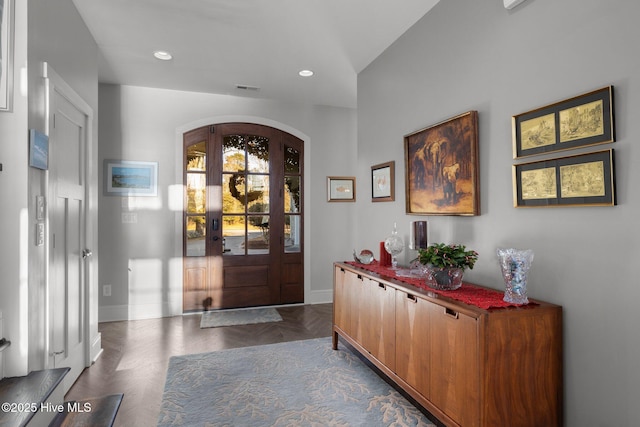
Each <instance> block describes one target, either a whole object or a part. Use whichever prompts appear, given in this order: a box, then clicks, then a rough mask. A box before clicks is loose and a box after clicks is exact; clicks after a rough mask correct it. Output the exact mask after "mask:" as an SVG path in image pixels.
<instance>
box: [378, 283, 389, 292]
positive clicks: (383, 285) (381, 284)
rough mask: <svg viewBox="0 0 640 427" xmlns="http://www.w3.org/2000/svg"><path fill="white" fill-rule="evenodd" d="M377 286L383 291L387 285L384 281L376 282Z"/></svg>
mask: <svg viewBox="0 0 640 427" xmlns="http://www.w3.org/2000/svg"><path fill="white" fill-rule="evenodd" d="M378 287H379V288H381V289H384V290H385V291H386V290H387V285H385V284H384V283H378Z"/></svg>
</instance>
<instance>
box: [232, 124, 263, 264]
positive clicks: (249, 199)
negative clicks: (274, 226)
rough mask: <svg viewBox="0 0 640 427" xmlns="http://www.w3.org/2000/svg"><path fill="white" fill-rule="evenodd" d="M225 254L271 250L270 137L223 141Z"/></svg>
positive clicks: (245, 253) (235, 137) (248, 253)
mask: <svg viewBox="0 0 640 427" xmlns="http://www.w3.org/2000/svg"><path fill="white" fill-rule="evenodd" d="M222 159H223V164H222V214H223V218H224V220H223V224H224V227H225V228H223V238H224V251H223V253H224V254H225V255H258V254H268V253H269V222H270V221H269V209H270V194H269V138H266V137H263V136H255V135H227V136H225V137H224V138H223V142H222Z"/></svg>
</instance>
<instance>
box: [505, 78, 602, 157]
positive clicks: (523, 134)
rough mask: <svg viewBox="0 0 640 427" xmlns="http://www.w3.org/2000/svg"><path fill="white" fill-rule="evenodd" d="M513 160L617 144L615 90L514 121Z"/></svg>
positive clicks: (571, 101) (565, 102)
mask: <svg viewBox="0 0 640 427" xmlns="http://www.w3.org/2000/svg"><path fill="white" fill-rule="evenodd" d="M511 122H512V134H513V158H514V159H518V158H521V157H526V156H532V155H535V154H543V153H548V152H554V151H561V150H569V149H572V148H577V147H583V146H588V145H595V144H606V143H608V142H614V141H615V132H614V120H613V86H607V87H604V88H602V89H598V90H594V91H593V92H589V93H585V94H583V95H580V96H576V97H574V98H570V99H567V100H564V101H561V102H556V103H555V104H550V105H546V106H544V107H540V108H537V109H535V110H532V111H527V112H526V113H522V114H518V115H516V116H513V117H512V120H511Z"/></svg>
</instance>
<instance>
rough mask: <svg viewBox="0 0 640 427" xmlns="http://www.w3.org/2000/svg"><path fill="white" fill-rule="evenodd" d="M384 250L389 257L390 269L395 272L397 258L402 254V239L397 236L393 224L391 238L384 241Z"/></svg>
mask: <svg viewBox="0 0 640 427" xmlns="http://www.w3.org/2000/svg"><path fill="white" fill-rule="evenodd" d="M384 249H385V250H386V251H387V252H389V254H390V255H391V269H392V270H397V269H398V259H397V256H398V255H400V253H402V250H403V249H404V242H403V241H402V238H401V237H400V236H398V229H397V227H396V223H395V222H394V223H393V232H392V233H391V236H389V237H387V238H386V239H385V240H384Z"/></svg>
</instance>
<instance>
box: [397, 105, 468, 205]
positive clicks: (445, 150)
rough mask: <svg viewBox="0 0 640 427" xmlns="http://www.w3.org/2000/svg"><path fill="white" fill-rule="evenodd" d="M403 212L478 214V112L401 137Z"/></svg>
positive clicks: (453, 118)
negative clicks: (402, 145)
mask: <svg viewBox="0 0 640 427" xmlns="http://www.w3.org/2000/svg"><path fill="white" fill-rule="evenodd" d="M404 151H405V191H406V212H407V213H408V214H414V215H466V216H472V215H479V214H480V197H479V196H480V194H479V185H478V112H477V111H469V112H466V113H463V114H460V115H459V116H456V117H452V118H450V119H448V120H445V121H443V122H440V123H437V124H435V125H432V126H429V127H427V128H425V129H422V130H419V131H417V132H414V133H412V134H409V135H406V136H405V137H404Z"/></svg>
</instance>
